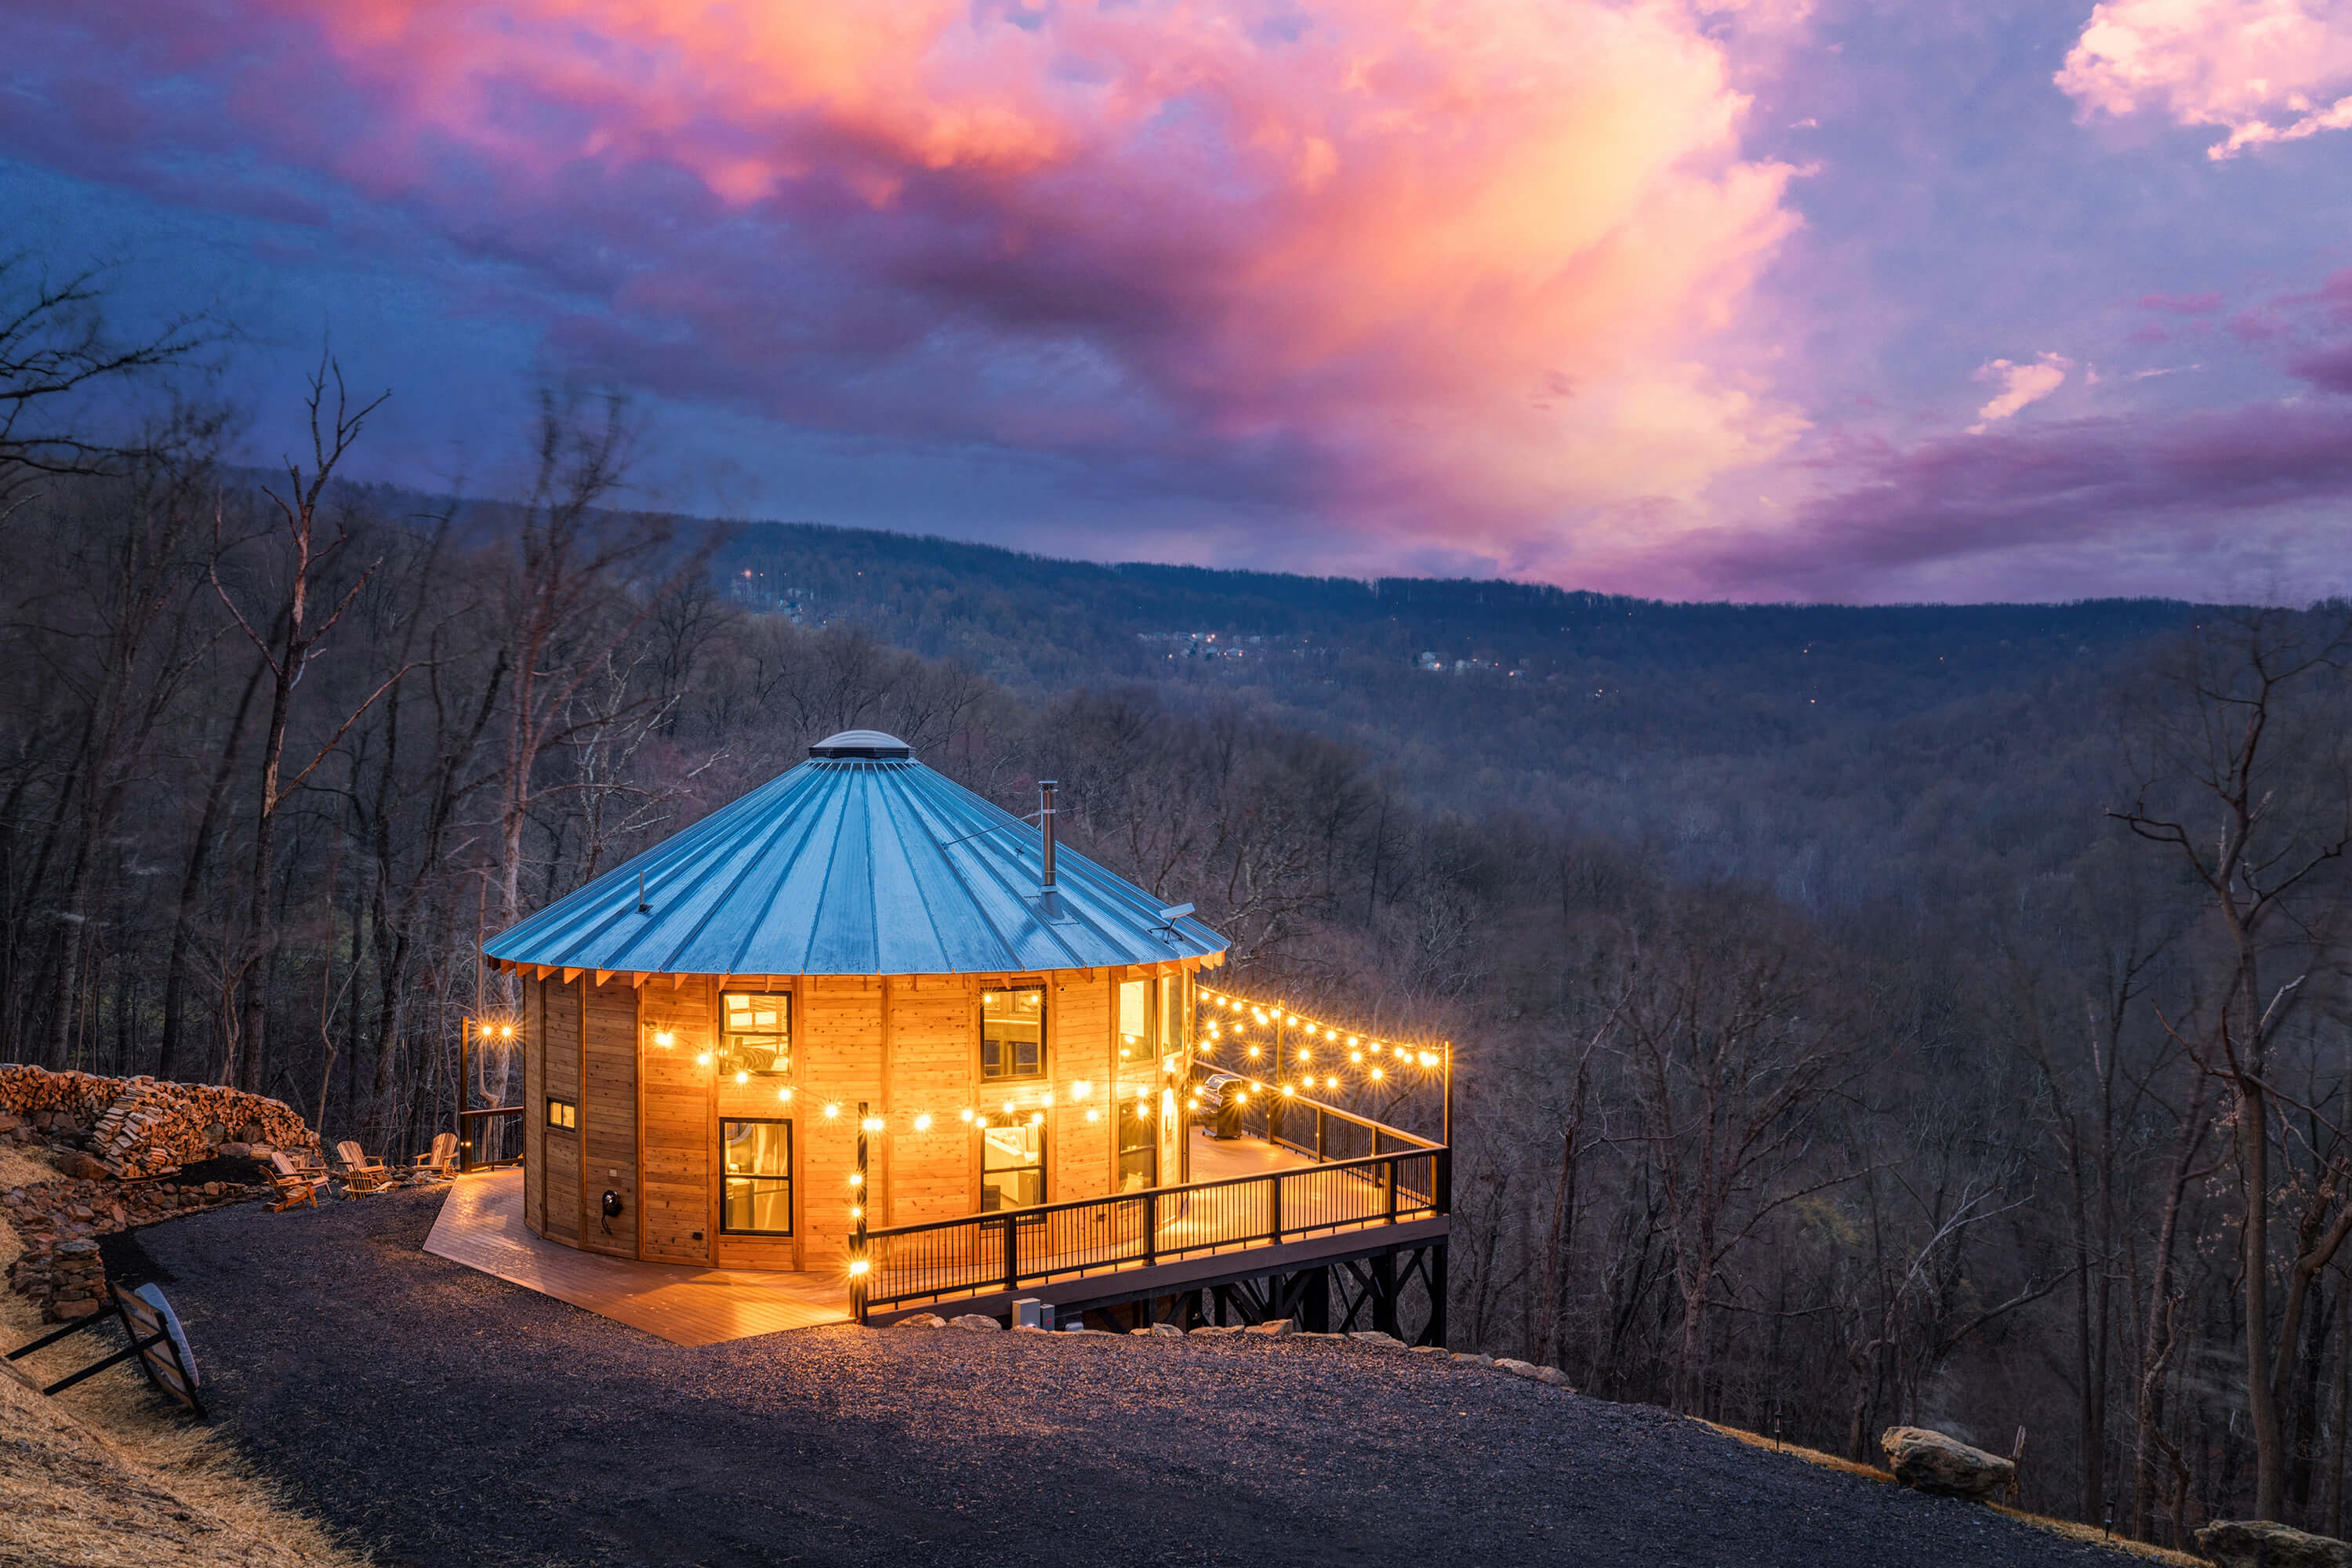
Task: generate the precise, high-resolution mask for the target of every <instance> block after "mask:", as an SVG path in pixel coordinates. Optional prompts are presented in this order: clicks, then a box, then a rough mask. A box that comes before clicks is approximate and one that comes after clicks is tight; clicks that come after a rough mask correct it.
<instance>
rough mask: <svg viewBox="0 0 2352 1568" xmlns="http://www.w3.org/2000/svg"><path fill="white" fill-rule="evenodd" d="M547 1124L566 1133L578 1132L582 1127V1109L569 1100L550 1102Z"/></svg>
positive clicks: (548, 1103)
mask: <svg viewBox="0 0 2352 1568" xmlns="http://www.w3.org/2000/svg"><path fill="white" fill-rule="evenodd" d="M547 1124H548V1125H549V1126H550V1127H557V1128H561V1129H562V1130H563V1131H566V1132H572V1131H577V1130H578V1129H579V1126H580V1107H579V1106H578V1105H576V1104H574V1103H573V1102H572V1101H571V1100H554V1099H551V1100H548V1102H547Z"/></svg>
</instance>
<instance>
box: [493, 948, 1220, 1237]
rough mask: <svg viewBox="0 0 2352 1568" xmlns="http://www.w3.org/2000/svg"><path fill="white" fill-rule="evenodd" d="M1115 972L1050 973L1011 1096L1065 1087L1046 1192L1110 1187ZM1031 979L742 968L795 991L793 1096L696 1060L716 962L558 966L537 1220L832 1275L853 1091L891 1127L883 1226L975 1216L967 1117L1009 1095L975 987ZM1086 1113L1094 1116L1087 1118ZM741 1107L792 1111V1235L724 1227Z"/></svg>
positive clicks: (1028, 1099) (766, 1112)
mask: <svg viewBox="0 0 2352 1568" xmlns="http://www.w3.org/2000/svg"><path fill="white" fill-rule="evenodd" d="M1120 975H1121V972H1120V971H1118V970H1096V971H1093V972H1086V971H1070V972H1065V973H1060V974H1054V975H1048V976H1047V977H1046V980H1045V984H1046V986H1047V997H1046V1009H1047V1015H1048V1021H1047V1038H1046V1067H1045V1070H1046V1075H1047V1076H1046V1078H1045V1080H1044V1081H1043V1082H1042V1083H1041V1082H1037V1081H1034V1080H1032V1081H1030V1082H1027V1083H1024V1085H1023V1086H1022V1087H1021V1088H1020V1089H1017V1090H1013V1091H1012V1094H1013V1097H1014V1098H1017V1099H1019V1100H1021V1101H1023V1102H1024V1104H1026V1103H1034V1102H1035V1100H1036V1099H1037V1098H1038V1096H1039V1095H1040V1093H1041V1091H1050V1092H1051V1093H1052V1095H1053V1110H1052V1111H1051V1113H1050V1115H1051V1128H1052V1133H1051V1140H1052V1141H1051V1144H1050V1146H1049V1149H1048V1151H1047V1193H1046V1195H1047V1199H1048V1201H1049V1202H1056V1203H1060V1202H1067V1201H1070V1200H1073V1199H1076V1198H1086V1197H1096V1196H1100V1195H1102V1194H1107V1193H1108V1191H1109V1190H1110V1188H1111V1184H1112V1181H1113V1171H1114V1168H1115V1166H1116V1163H1117V1156H1116V1143H1117V1121H1116V1110H1115V1102H1114V1100H1113V1095H1114V1092H1115V1090H1114V1085H1115V1083H1116V1081H1117V1074H1116V1068H1115V1062H1116V1057H1117V1046H1116V1038H1117V1037H1116V1028H1117V1024H1118V1018H1117V1010H1116V1005H1115V1003H1116V991H1115V986H1116V985H1117V983H1118V979H1119V978H1120ZM1022 978H1025V977H1024V976H1006V975H988V976H951V975H919V976H908V975H899V976H894V977H891V978H890V979H888V980H887V981H886V980H884V979H882V978H880V977H869V978H862V979H861V978H856V977H851V978H819V979H814V980H811V979H808V978H805V977H791V976H767V977H764V978H763V977H758V976H744V977H740V980H738V981H737V982H735V984H738V985H739V986H740V985H756V986H758V987H759V988H761V989H769V990H785V989H790V990H791V991H792V992H793V1037H794V1038H793V1055H794V1063H793V1075H792V1078H791V1079H790V1086H791V1088H792V1089H793V1098H792V1099H791V1100H789V1101H786V1100H782V1099H781V1098H779V1095H778V1093H777V1091H778V1089H779V1088H781V1087H782V1084H780V1082H779V1081H778V1080H776V1079H751V1080H750V1081H748V1082H747V1083H744V1084H737V1083H736V1082H734V1081H733V1079H731V1078H722V1076H721V1075H719V1073H717V1072H715V1071H714V1070H713V1069H712V1068H708V1067H704V1066H702V1065H701V1064H699V1063H698V1061H697V1060H696V1058H698V1056H699V1055H700V1054H701V1053H703V1052H704V1051H708V1050H715V1049H716V1048H717V1047H718V1044H719V981H718V980H717V979H716V978H715V977H709V976H703V977H689V978H688V979H686V980H685V981H683V982H682V983H679V984H673V982H672V977H670V976H667V975H660V976H655V977H652V978H650V979H649V980H647V981H646V984H644V985H643V986H642V987H637V986H633V985H632V984H630V982H629V980H628V979H627V978H626V977H622V976H615V977H614V978H612V979H611V980H609V981H607V982H606V983H605V984H603V985H593V984H591V980H592V979H593V977H590V976H583V977H580V978H579V979H576V980H575V981H574V982H572V984H569V985H566V984H561V983H560V982H558V981H556V980H554V979H552V978H550V979H547V980H544V981H541V982H540V983H537V984H532V985H530V986H527V987H526V996H527V998H528V1000H527V1009H528V1011H527V1014H526V1016H527V1019H528V1020H529V1027H528V1029H527V1034H526V1038H527V1040H528V1042H529V1044H530V1049H529V1050H528V1051H527V1053H526V1071H527V1078H528V1089H529V1093H530V1114H529V1121H528V1130H527V1133H526V1142H527V1144H528V1147H529V1149H530V1165H529V1166H528V1167H527V1172H526V1177H525V1192H524V1194H523V1197H524V1202H523V1204H522V1205H521V1206H522V1210H523V1215H524V1218H525V1220H526V1223H528V1224H530V1226H531V1228H533V1229H535V1230H539V1231H540V1233H541V1235H544V1236H547V1237H549V1238H550V1239H551V1240H560V1241H563V1242H566V1243H568V1244H570V1245H572V1246H575V1247H583V1249H586V1250H593V1251H598V1252H604V1253H606V1254H608V1255H610V1256H614V1257H620V1258H630V1257H635V1258H643V1259H646V1260H647V1261H653V1262H665V1263H678V1264H698V1265H705V1266H717V1267H720V1268H751V1269H799V1270H806V1271H814V1272H820V1273H828V1274H829V1273H830V1272H831V1271H833V1270H835V1269H837V1268H840V1266H841V1264H842V1262H843V1261H844V1258H845V1253H846V1249H847V1243H848V1237H849V1233H850V1229H851V1225H852V1221H851V1219H850V1216H849V1207H850V1203H851V1189H850V1187H849V1184H848V1176H849V1173H850V1171H851V1169H852V1167H853V1164H854V1163H855V1152H856V1131H857V1128H856V1116H857V1105H858V1102H859V1101H860V1100H863V1101H865V1102H866V1104H867V1106H868V1107H869V1110H870V1113H871V1114H875V1115H879V1116H881V1117H883V1118H884V1119H885V1121H886V1123H887V1126H886V1129H885V1131H883V1132H882V1133H881V1134H879V1135H878V1136H877V1138H876V1139H875V1140H874V1142H873V1146H872V1151H871V1154H870V1175H871V1184H870V1187H869V1191H868V1201H869V1205H870V1207H869V1217H870V1221H871V1223H873V1224H875V1225H877V1226H880V1225H915V1224H921V1223H924V1222H927V1221H931V1220H940V1219H950V1218H955V1217H958V1216H960V1215H967V1214H970V1213H971V1212H972V1211H973V1210H974V1208H975V1207H977V1205H978V1202H979V1192H980V1180H979V1142H978V1140H977V1138H975V1137H974V1135H973V1132H972V1129H971V1125H970V1124H969V1123H967V1122H965V1121H963V1120H962V1115H961V1113H962V1111H963V1110H965V1109H966V1108H968V1107H981V1108H985V1106H986V1105H987V1104H989V1103H991V1102H992V1100H1001V1099H1003V1098H1006V1097H1007V1092H1006V1090H1005V1089H1003V1087H1002V1086H991V1087H990V1088H988V1089H983V1088H982V1084H981V1081H980V1051H979V1024H980V1012H979V993H980V992H981V991H982V989H983V988H991V987H996V986H1001V985H1003V984H1006V983H1008V981H1013V980H1018V979H1022ZM583 1006H584V1013H585V1016H584V1019H583ZM583 1030H584V1039H583ZM661 1031H667V1032H668V1033H669V1035H670V1036H671V1037H672V1043H671V1045H670V1046H669V1047H667V1048H664V1047H658V1046H656V1045H655V1044H654V1043H653V1038H654V1036H655V1035H656V1033H657V1032H661ZM583 1071H584V1079H583ZM1080 1082H1085V1083H1086V1084H1087V1086H1088V1088H1089V1091H1090V1092H1089V1093H1088V1095H1087V1097H1086V1098H1085V1099H1080V1098H1079V1097H1078V1096H1077V1094H1076V1085H1077V1084H1078V1083H1080ZM549 1095H557V1096H562V1097H564V1098H569V1099H573V1100H576V1101H577V1102H578V1103H579V1104H580V1106H581V1130H580V1131H579V1132H578V1133H576V1134H566V1133H563V1132H560V1131H559V1132H550V1131H547V1129H546V1126H545V1116H546V1098H547V1097H548V1096H549ZM828 1103H830V1104H834V1105H837V1106H838V1107H839V1108H840V1110H839V1113H838V1114H837V1115H836V1116H835V1117H833V1118H831V1119H828V1118H826V1117H825V1115H824V1107H825V1106H826V1105H827V1104H828ZM1087 1110H1097V1111H1099V1112H1100V1113H1101V1114H1100V1119H1099V1120H1097V1121H1087V1116H1086V1113H1087ZM923 1114H928V1115H929V1117H930V1118H931V1125H930V1126H929V1128H927V1129H925V1130H924V1131H920V1132H918V1131H916V1130H915V1127H914V1121H915V1118H916V1117H917V1116H918V1115H923ZM737 1116H749V1117H761V1118H779V1117H780V1118H782V1119H785V1120H789V1121H791V1122H792V1123H793V1164H794V1170H793V1229H794V1232H795V1234H794V1235H793V1237H789V1238H786V1237H728V1236H725V1235H723V1234H722V1233H721V1232H720V1230H719V1196H720V1194H719V1169H718V1164H719V1121H720V1119H721V1118H724V1117H737ZM615 1172H617V1173H618V1174H617V1175H614V1173H615ZM1169 1179H1171V1180H1174V1179H1177V1178H1176V1177H1175V1174H1174V1173H1169ZM608 1186H609V1187H612V1188H614V1190H616V1191H618V1192H619V1193H620V1194H622V1202H623V1205H624V1217H623V1219H622V1221H621V1222H620V1223H619V1224H618V1225H616V1226H614V1230H615V1232H616V1234H615V1235H614V1236H613V1237H605V1236H604V1234H603V1233H602V1229H601V1226H599V1224H598V1213H597V1208H598V1200H599V1199H600V1197H601V1195H602V1194H603V1192H604V1189H605V1188H606V1187H608ZM697 1232H700V1233H701V1235H700V1236H697V1235H696V1234H695V1233H697Z"/></svg>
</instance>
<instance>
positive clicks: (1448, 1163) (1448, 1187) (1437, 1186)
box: [1429, 1148, 1454, 1214]
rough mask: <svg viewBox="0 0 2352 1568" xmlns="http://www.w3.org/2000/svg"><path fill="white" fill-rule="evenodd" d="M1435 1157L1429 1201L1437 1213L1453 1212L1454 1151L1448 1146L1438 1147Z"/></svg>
mask: <svg viewBox="0 0 2352 1568" xmlns="http://www.w3.org/2000/svg"><path fill="white" fill-rule="evenodd" d="M1435 1158H1436V1161H1437V1170H1436V1172H1435V1173H1434V1179H1433V1180H1432V1181H1431V1183H1430V1184H1429V1186H1430V1193H1429V1201H1430V1202H1431V1203H1432V1204H1433V1205H1436V1208H1437V1212H1438V1213H1439V1214H1452V1213H1453V1212H1454V1151H1453V1150H1452V1149H1450V1148H1447V1149H1440V1150H1438V1151H1437V1152H1436V1155H1435Z"/></svg>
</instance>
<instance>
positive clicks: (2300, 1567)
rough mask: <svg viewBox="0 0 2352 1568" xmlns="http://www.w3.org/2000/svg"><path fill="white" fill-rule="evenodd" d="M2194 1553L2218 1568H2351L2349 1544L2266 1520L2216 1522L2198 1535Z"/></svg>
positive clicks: (2351, 1551)
mask: <svg viewBox="0 0 2352 1568" xmlns="http://www.w3.org/2000/svg"><path fill="white" fill-rule="evenodd" d="M2197 1549H2198V1550H2199V1551H2200V1552H2203V1553H2205V1555H2206V1556H2208V1557H2210V1558H2211V1559H2212V1560H2213V1561H2214V1562H2215V1563H2220V1564H2221V1568H2352V1543H2347V1542H2341V1541H2335V1540H2331V1539H2329V1538H2328V1537H2327V1536H2325V1535H2306V1534H2305V1533H2304V1532H2303V1531H2300V1530H2290V1529H2288V1528H2287V1527H2286V1526H2285V1525H2284V1524H2273V1523H2272V1522H2271V1521H2269V1520H2266V1519H2217V1520H2215V1521H2213V1522H2212V1523H2210V1524H2209V1525H2207V1526H2206V1527H2205V1528H2204V1529H2202V1530H2200V1531H2198V1532H2197Z"/></svg>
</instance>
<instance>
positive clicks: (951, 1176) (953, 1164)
mask: <svg viewBox="0 0 2352 1568" xmlns="http://www.w3.org/2000/svg"><path fill="white" fill-rule="evenodd" d="M976 993H977V988H976V987H975V986H973V985H971V984H968V983H966V982H965V981H963V980H961V979H960V978H955V977H947V978H941V977H940V976H936V975H933V976H908V977H903V978H900V979H896V980H893V981H891V982H890V1038H889V1041H888V1046H889V1056H888V1066H887V1072H888V1077H889V1080H890V1081H889V1086H888V1087H889V1116H890V1131H889V1134H888V1141H889V1144H890V1194H889V1197H890V1201H889V1205H888V1209H887V1213H888V1215H889V1217H888V1218H887V1219H884V1218H882V1217H881V1216H880V1215H877V1216H876V1218H875V1223H876V1224H877V1225H921V1224H923V1223H924V1222H925V1221H927V1220H935V1219H955V1218H958V1217H960V1216H961V1215H968V1214H970V1213H971V1212H972V1209H973V1208H974V1206H975V1205H977V1204H978V1202H979V1195H980V1182H979V1176H978V1166H977V1164H976V1163H975V1161H974V1158H973V1155H972V1143H973V1140H972V1133H971V1128H970V1127H968V1126H966V1125H965V1124H964V1121H963V1119H962V1114H961V1113H962V1111H963V1110H964V1108H965V1107H967V1106H969V1105H971V1103H972V1091H973V1084H974V1079H975V1074H976V1073H977V1071H978V1068H977V1066H976V1063H977V1061H978V1054H979V1050H980V1045H979V1040H980V1034H979V1027H980V1024H979V1020H980V1011H979V1004H978V1001H977V999H976ZM924 1114H928V1115H929V1117H930V1118H931V1125H930V1126H929V1128H928V1129H926V1130H925V1131H921V1132H918V1131H915V1126H914V1121H915V1118H916V1117H917V1116H918V1115H924Z"/></svg>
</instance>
